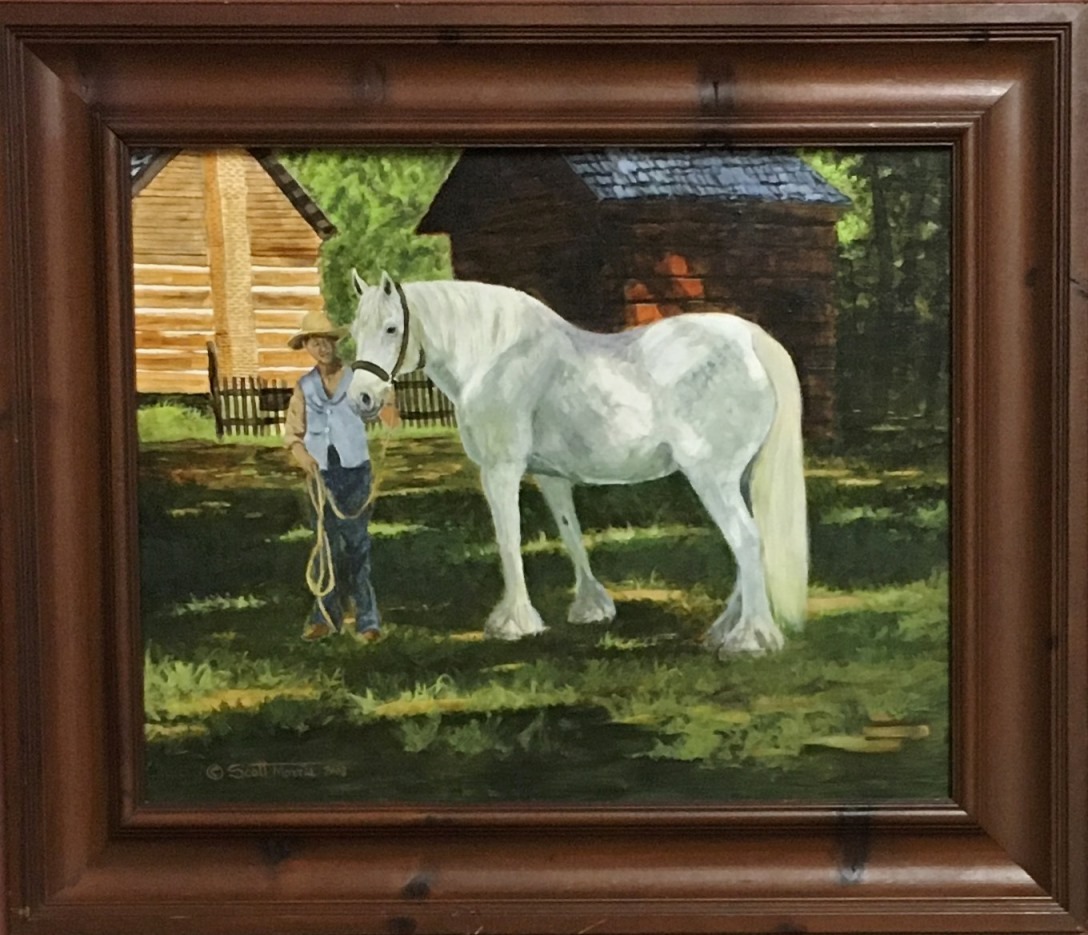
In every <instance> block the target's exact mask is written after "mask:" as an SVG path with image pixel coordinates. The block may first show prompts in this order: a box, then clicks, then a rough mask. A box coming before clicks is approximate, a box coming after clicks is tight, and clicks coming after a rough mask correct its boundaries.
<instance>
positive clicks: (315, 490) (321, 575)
mask: <svg viewBox="0 0 1088 935" xmlns="http://www.w3.org/2000/svg"><path fill="white" fill-rule="evenodd" d="M388 447H389V435H388V431H387V433H386V435H385V437H384V438H383V439H382V445H381V463H382V465H383V466H384V465H385V454H386V449H387V448H388ZM371 465H373V459H372V460H371ZM380 486H381V484H380V478H379V476H378V474H377V472H375V471H372V473H371V477H370V494H369V495H368V496H367V498H366V500H364V501H363V505H362V506H361V507H359V509H358V510H356V511H355V512H354V513H345V512H344V511H343V510H341V509H340V505H339V504H338V503H337V502H336V499H335V498H334V497H333V495H332V494H331V493H329V488H328V486H326V484H325V479H324V478H323V477H322V476H321V472H320V471H314V472H313V473H312V474H307V475H306V492H307V493H308V494H309V495H310V504H311V505H312V506H313V508H314V513H315V515H316V516H317V519H316V521H315V530H314V533H315V535H314V544H313V547H312V548H311V549H310V557H309V559H308V560H307V562H306V587H308V588H309V589H310V593H311V594H312V595H313V596H314V598H315V599H316V601H317V606H318V607H319V608H320V609H321V617H322V619H323V620H324V622H325V625H326V626H327V627H328V628H329V629H330V630H333V631H335V630H336V624H335V623H333V620H332V617H330V616H329V612H328V610H326V609H325V598H326V597H328V596H329V595H330V594H332V592H333V590H334V589H335V588H336V569H335V568H334V567H333V566H334V564H335V563H334V562H333V560H332V545H331V544H330V542H329V534H328V531H327V530H326V529H325V505H326V504H328V506H330V507H331V508H332V512H333V514H334V515H335V516H336V517H337V518H338V519H347V520H352V519H358V518H359V517H360V516H362V515H363V513H365V512H366V511H367V510H368V509H369V508H370V506H371V505H372V504H373V503H374V501H375V500H377V499H378V489H379V487H380Z"/></svg>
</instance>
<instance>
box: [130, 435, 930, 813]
mask: <svg viewBox="0 0 1088 935" xmlns="http://www.w3.org/2000/svg"><path fill="white" fill-rule="evenodd" d="M372 452H373V454H374V458H375V465H376V472H377V474H378V476H379V477H380V491H381V496H380V498H379V500H378V502H377V505H376V508H375V515H374V521H373V524H374V530H373V531H374V576H373V577H374V585H375V588H376V590H377V592H378V597H379V604H380V606H381V609H382V613H383V621H384V626H385V630H386V638H385V639H384V640H383V641H381V642H379V643H377V644H372V645H360V644H356V643H355V642H354V641H353V640H350V639H348V638H346V637H335V638H331V639H329V640H326V641H323V642H320V643H316V644H307V643H304V642H302V641H301V640H300V639H299V635H300V632H301V628H302V623H303V621H304V619H305V617H306V614H307V611H308V607H309V604H310V597H309V595H308V594H307V592H306V591H305V588H304V586H303V576H302V570H303V566H304V564H305V560H306V554H307V551H308V548H309V544H310V541H309V536H308V534H307V533H306V532H305V529H306V503H305V499H304V497H303V495H302V491H301V481H300V475H299V473H298V471H297V469H295V468H294V467H293V466H292V464H291V463H290V459H289V457H288V455H287V453H286V452H284V451H282V449H278V448H274V447H262V446H250V445H244V444H235V445H222V444H217V443H215V442H213V441H208V440H202V439H195V440H194V439H188V440H179V441H174V442H170V441H162V440H160V441H157V442H145V444H144V445H143V447H142V451H141V482H140V489H139V494H140V532H141V560H142V574H141V589H142V606H143V608H144V637H145V642H146V645H147V653H148V655H147V660H146V674H145V690H146V698H145V706H146V709H147V722H148V723H147V738H148V751H147V753H148V755H147V763H148V796H149V798H150V799H152V800H154V801H163V802H166V801H197V802H199V801H251V800H254V799H255V800H257V801H293V800H301V801H310V800H313V801H336V800H348V801H366V802H379V803H380V802H389V801H420V802H457V803H472V802H481V803H486V802H494V801H575V802H593V801H609V802H629V803H635V802H681V803H708V802H720V801H733V800H753V799H765V798H772V799H779V798H789V799H800V800H807V801H812V800H828V799H849V800H855V799H859V798H860V799H876V800H889V799H901V798H942V797H945V796H947V792H948V762H947V757H948V748H947V720H948V709H947V703H948V688H947V645H948V624H947V614H948V611H947V591H948V588H947V532H946V526H947V506H946V483H947V480H946V476H945V473H944V471H943V470H942V469H941V467H940V466H939V465H938V466H936V467H934V466H932V465H904V464H902V463H901V459H900V460H893V459H884V458H877V459H874V460H873V461H872V462H868V461H866V460H863V459H859V458H852V459H851V458H842V457H826V458H820V459H812V460H811V463H810V469H809V478H808V491H809V504H810V522H811V538H812V544H813V562H812V568H813V582H812V589H811V599H810V620H809V623H808V625H807V627H806V629H805V630H804V632H803V633H801V634H797V635H795V636H793V637H792V638H791V639H790V641H789V642H788V644H787V647H786V649H785V650H783V651H782V652H781V653H778V654H774V655H770V656H764V657H753V658H747V657H745V658H731V659H727V660H719V659H717V658H716V657H715V656H714V655H712V654H710V653H707V652H706V651H705V650H704V649H703V647H702V646H701V644H700V637H701V635H702V633H703V632H704V631H705V629H706V627H707V626H708V625H709V624H710V622H711V621H712V620H713V619H714V618H715V616H716V615H717V614H718V613H719V612H720V611H721V608H722V602H723V600H724V598H725V596H726V595H727V594H728V591H729V589H730V587H731V584H732V579H733V566H732V560H731V558H730V556H729V553H728V550H727V549H726V548H725V546H724V543H723V542H722V541H721V538H720V536H719V535H718V533H717V532H716V531H715V530H713V529H712V528H711V527H710V526H709V524H708V521H707V519H706V517H705V514H704V512H703V509H702V507H701V505H700V504H699V503H698V501H697V500H696V499H695V497H694V496H693V495H692V494H691V492H690V490H689V489H688V488H687V486H686V485H685V484H684V482H683V479H682V478H677V477H674V478H666V479H665V480H663V481H657V482H653V483H650V484H643V485H638V486H636V487H627V488H624V487H618V488H605V489H597V490H593V491H579V492H578V503H579V509H580V514H581V518H582V521H583V526H584V528H585V540H586V544H587V548H588V549H589V550H590V553H591V557H592V561H593V564H594V568H595V570H596V571H597V574H598V575H599V577H601V579H602V581H604V583H605V584H606V585H607V586H608V587H609V589H610V591H611V592H612V593H613V595H614V597H615V599H616V603H617V608H618V615H617V618H616V620H615V621H614V622H613V623H612V624H611V625H608V626H603V625H588V626H586V625H583V626H578V625H571V624H567V623H566V622H565V616H566V606H567V604H568V602H569V600H570V585H571V572H570V565H569V561H568V560H567V558H566V556H565V555H564V553H563V550H562V548H561V546H560V543H559V541H558V538H557V535H556V531H555V530H554V528H553V524H552V521H551V518H550V516H549V515H548V513H547V510H546V508H545V506H544V504H543V501H542V498H541V497H540V495H539V493H538V492H537V491H536V490H535V488H534V487H533V486H532V484H531V483H527V484H526V485H525V488H524V490H523V497H522V500H523V511H522V512H523V540H524V543H525V547H524V549H523V552H524V558H525V566H526V575H527V578H528V581H529V587H530V593H531V594H532V596H533V600H534V602H535V604H536V605H537V607H538V609H539V610H540V611H541V613H542V615H543V617H544V619H545V621H546V623H547V624H548V626H549V629H548V630H547V631H546V632H545V633H544V634H542V635H540V636H538V637H534V638H532V639H528V640H522V641H519V642H515V643H506V642H501V641H488V640H484V639H482V632H481V631H482V625H483V621H484V619H485V618H486V616H487V613H488V611H489V610H490V607H491V606H492V605H493V604H494V602H495V601H496V600H497V599H498V597H499V594H500V591H501V579H500V576H499V573H498V567H497V558H496V556H495V550H494V537H493V532H492V529H491V521H490V517H489V514H488V512H487V509H486V505H485V504H484V501H483V498H482V495H481V493H480V490H479V485H478V480H477V478H476V473H475V470H474V469H473V468H472V467H471V465H468V464H467V463H466V461H465V458H464V456H463V454H462V453H461V450H460V445H459V442H458V440H457V437H456V434H455V433H452V432H450V431H446V430H438V431H421V430H414V431H410V432H385V431H382V432H379V433H376V434H375V436H374V437H373V438H372ZM889 722H904V723H906V724H909V725H914V727H915V728H916V729H917V731H918V733H919V735H920V734H922V733H926V734H927V736H924V737H923V736H919V737H918V738H917V739H909V740H904V741H902V742H901V743H900V744H899V745H898V747H897V749H895V750H885V752H878V751H879V749H882V748H880V747H879V746H878V745H873V744H867V743H866V742H860V741H858V740H857V738H860V737H862V735H863V734H864V732H865V731H866V729H867V728H872V727H873V726H874V725H882V724H886V723H889ZM842 738H846V740H847V741H848V742H844V741H843V739H842ZM859 743H862V744H863V745H864V749H867V750H868V749H872V750H873V751H874V752H867V753H859V752H851V750H853V749H854V748H856V747H858V745H859ZM836 744H838V745H840V746H845V747H846V749H833V747H834V746H835V745H836ZM828 745H830V746H828ZM894 745H895V744H891V746H894ZM299 761H307V762H311V763H317V764H320V769H317V768H315V770H316V772H314V771H311V772H307V773H306V778H304V779H300V778H299V777H298V776H297V775H294V774H284V775H278V774H277V775H267V774H263V775H256V777H255V774H260V773H261V770H257V769H249V768H248V767H247V764H254V763H262V762H299ZM230 766H234V767H237V770H236V771H235V773H230V772H229V771H228V772H227V773H226V775H227V776H228V777H229V776H232V775H235V774H236V775H238V776H239V777H242V778H239V779H238V781H230V780H229V779H222V778H209V777H210V776H212V777H220V776H221V771H220V768H221V767H222V768H226V767H230ZM265 772H266V773H267V771H265ZM289 772H290V771H288V773H289Z"/></svg>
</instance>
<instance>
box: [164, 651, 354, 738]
mask: <svg viewBox="0 0 1088 935" xmlns="http://www.w3.org/2000/svg"><path fill="white" fill-rule="evenodd" d="M339 686H340V675H339V673H333V674H332V675H327V674H324V673H320V672H318V673H310V672H308V671H302V670H290V669H287V668H282V667H279V666H276V665H274V664H273V663H272V662H271V661H269V660H266V659H261V660H252V659H249V658H248V657H247V656H245V655H241V654H236V653H231V652H228V651H226V650H222V649H217V650H212V651H210V652H205V653H204V654H203V658H201V660H200V661H194V660H188V659H178V658H175V657H172V656H164V657H161V658H158V657H156V655H155V654H154V652H153V651H152V650H151V649H148V650H147V652H146V653H145V656H144V711H145V715H146V719H147V722H148V723H159V724H162V723H172V722H177V721H186V720H198V719H200V718H206V717H207V716H209V715H211V714H213V713H215V712H221V711H225V710H241V711H246V710H250V711H252V710H256V709H259V708H261V707H263V706H264V705H266V704H268V703H269V702H276V701H299V700H308V699H316V698H317V697H319V696H320V695H321V694H322V693H325V692H328V691H330V690H335V689H338V688H339Z"/></svg>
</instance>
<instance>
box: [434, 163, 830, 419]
mask: <svg viewBox="0 0 1088 935" xmlns="http://www.w3.org/2000/svg"><path fill="white" fill-rule="evenodd" d="M848 206H849V199H847V198H846V197H845V196H844V195H843V194H842V193H841V192H839V191H838V190H837V189H835V188H834V187H833V186H832V185H830V184H829V183H828V182H827V181H825V180H824V179H823V178H822V177H821V176H819V175H818V174H817V173H816V172H815V171H814V170H812V169H811V168H810V167H809V166H808V165H807V164H806V163H805V162H804V161H803V160H802V159H800V158H799V157H798V156H796V155H795V154H794V153H792V152H787V151H777V150H768V151H761V150H736V151H731V150H723V149H712V148H711V149H677V150H663V151H645V150H621V149H614V150H606V151H597V152H577V153H573V152H559V151H556V150H523V151H517V152H512V151H509V150H506V151H497V150H466V151H465V152H464V153H463V154H462V156H461V158H460V160H459V161H458V163H457V164H456V165H455V166H454V168H453V170H452V171H451V173H450V175H449V176H448V177H447V179H446V181H445V183H444V184H443V185H442V187H441V188H440V189H439V190H438V192H437V194H436V195H435V197H434V199H433V201H432V203H431V205H430V208H429V210H428V211H427V213H426V214H425V215H424V217H423V218H422V220H421V221H420V223H419V225H418V226H417V232H418V233H421V234H445V235H448V236H449V238H450V245H451V252H452V260H453V268H454V274H455V275H456V276H457V277H458V278H459V279H470V280H481V281H484V282H493V283H501V284H504V285H508V286H513V287H515V288H518V289H522V290H523V291H526V292H529V293H531V294H533V295H536V296H537V297H538V298H540V299H541V300H542V301H544V302H545V303H547V304H548V305H550V306H551V307H552V308H554V309H555V310H556V311H557V312H558V313H559V314H560V315H562V316H563V317H564V318H566V319H568V320H569V321H571V322H573V323H574V324H577V325H579V326H580V327H583V328H588V329H590V330H595V331H604V332H608V331H617V330H621V329H624V328H628V327H634V326H638V325H642V324H646V323H648V322H651V321H654V320H656V319H658V318H662V317H665V316H669V315H678V314H684V313H688V312H705V311H719V312H732V313H734V314H738V315H742V316H744V317H745V318H748V319H751V320H753V321H755V322H757V323H759V324H760V325H762V326H763V327H765V328H766V329H767V330H768V331H770V332H771V333H772V334H773V335H775V337H777V338H778V339H779V340H780V341H781V342H782V343H783V345H785V347H786V349H787V350H788V351H789V352H790V354H791V355H792V357H793V359H794V362H795V363H796V365H797V369H798V373H799V376H800V378H801V385H802V391H803V393H804V397H805V430H806V435H807V436H808V437H809V438H824V437H829V436H830V435H832V434H833V432H834V402H835V392H834V383H835V317H836V313H835V300H834V292H835V271H836V257H837V238H836V233H835V225H836V223H837V221H838V220H839V218H840V217H841V216H842V214H843V212H844V210H845V209H846V208H847V207H848Z"/></svg>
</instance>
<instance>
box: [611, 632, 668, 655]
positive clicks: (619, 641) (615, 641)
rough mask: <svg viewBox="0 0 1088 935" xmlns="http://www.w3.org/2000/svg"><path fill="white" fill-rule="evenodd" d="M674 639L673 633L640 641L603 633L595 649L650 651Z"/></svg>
mask: <svg viewBox="0 0 1088 935" xmlns="http://www.w3.org/2000/svg"><path fill="white" fill-rule="evenodd" d="M674 639H676V634H675V633H663V634H661V635H660V636H653V637H644V638H641V639H634V638H625V637H621V636H616V635H615V634H613V633H605V634H604V635H603V636H602V637H601V638H600V639H599V640H597V648H598V649H604V650H609V649H612V650H620V651H622V652H629V651H631V650H635V649H650V648H651V647H653V646H657V645H658V644H659V643H662V642H665V641H666V640H674Z"/></svg>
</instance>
